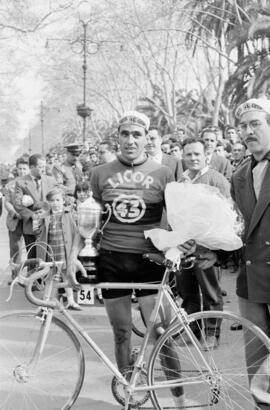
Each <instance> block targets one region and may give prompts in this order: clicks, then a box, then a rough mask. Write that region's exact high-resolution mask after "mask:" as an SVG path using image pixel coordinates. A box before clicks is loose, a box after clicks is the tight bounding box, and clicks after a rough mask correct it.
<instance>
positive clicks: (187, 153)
mask: <svg viewBox="0 0 270 410" xmlns="http://www.w3.org/2000/svg"><path fill="white" fill-rule="evenodd" d="M183 159H184V161H185V165H186V167H187V168H188V169H189V170H190V171H195V172H197V171H200V170H201V169H203V168H204V167H205V152H204V146H203V145H202V144H201V143H200V142H194V143H192V144H187V145H185V146H184V148H183Z"/></svg>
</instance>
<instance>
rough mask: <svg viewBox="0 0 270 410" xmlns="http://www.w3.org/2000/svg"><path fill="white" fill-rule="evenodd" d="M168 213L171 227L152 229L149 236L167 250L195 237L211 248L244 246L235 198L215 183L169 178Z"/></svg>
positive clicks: (167, 190)
mask: <svg viewBox="0 0 270 410" xmlns="http://www.w3.org/2000/svg"><path fill="white" fill-rule="evenodd" d="M165 201H166V209H167V217H168V222H169V225H170V226H171V229H172V231H166V230H164V229H150V230H148V231H145V237H146V238H150V239H151V240H152V242H153V244H154V245H155V247H156V248H158V249H159V250H162V251H165V250H167V249H168V248H174V247H176V246H177V245H181V244H183V243H184V242H186V241H188V240H190V239H194V240H195V241H196V242H197V244H199V245H201V246H204V247H206V248H208V249H211V250H215V249H223V250H225V251H232V250H235V249H239V248H241V246H242V240H241V238H240V234H241V232H242V231H243V219H242V218H241V216H240V213H239V212H237V211H236V209H235V208H234V205H233V202H232V201H231V200H228V199H227V198H225V197H223V196H222V195H221V194H220V192H219V190H218V189H217V188H215V187H212V186H209V185H205V184H189V183H179V182H170V183H169V184H168V185H167V187H166V189H165Z"/></svg>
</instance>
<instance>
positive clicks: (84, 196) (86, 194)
mask: <svg viewBox="0 0 270 410" xmlns="http://www.w3.org/2000/svg"><path fill="white" fill-rule="evenodd" d="M89 196H90V191H85V190H82V191H77V198H78V201H79V202H84V201H85V200H86V199H87V198H89Z"/></svg>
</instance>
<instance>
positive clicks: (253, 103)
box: [235, 98, 270, 119]
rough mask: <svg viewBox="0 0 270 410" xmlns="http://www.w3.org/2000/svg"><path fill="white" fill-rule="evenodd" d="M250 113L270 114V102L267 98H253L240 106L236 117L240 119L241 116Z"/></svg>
mask: <svg viewBox="0 0 270 410" xmlns="http://www.w3.org/2000/svg"><path fill="white" fill-rule="evenodd" d="M249 111H261V112H266V113H267V114H270V101H269V100H267V99H265V98H251V99H250V100H247V101H246V102H244V103H242V104H240V105H239V106H238V108H237V109H236V111H235V116H236V118H237V119H239V118H240V117H241V115H243V114H244V113H245V112H249Z"/></svg>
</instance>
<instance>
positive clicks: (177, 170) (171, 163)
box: [161, 153, 183, 181]
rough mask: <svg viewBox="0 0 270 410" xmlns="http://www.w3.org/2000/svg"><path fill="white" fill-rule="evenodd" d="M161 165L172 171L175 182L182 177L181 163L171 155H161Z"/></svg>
mask: <svg viewBox="0 0 270 410" xmlns="http://www.w3.org/2000/svg"><path fill="white" fill-rule="evenodd" d="M161 164H162V165H166V166H167V167H169V168H170V170H171V171H172V174H173V176H174V178H175V181H178V180H179V179H180V178H181V177H182V175H183V167H182V161H180V160H179V159H177V158H175V157H174V156H173V155H168V154H164V153H163V154H162V160H161Z"/></svg>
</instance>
